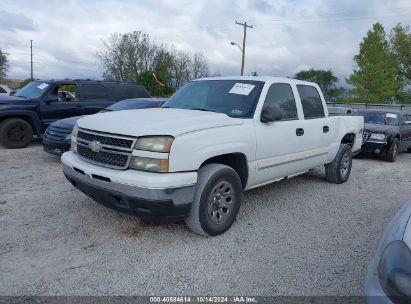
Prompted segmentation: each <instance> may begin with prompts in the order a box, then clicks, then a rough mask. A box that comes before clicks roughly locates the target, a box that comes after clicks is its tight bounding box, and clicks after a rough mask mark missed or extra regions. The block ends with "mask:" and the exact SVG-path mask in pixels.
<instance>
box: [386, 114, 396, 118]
mask: <svg viewBox="0 0 411 304" xmlns="http://www.w3.org/2000/svg"><path fill="white" fill-rule="evenodd" d="M385 116H386V117H388V118H397V114H392V113H387V114H386V115H385Z"/></svg>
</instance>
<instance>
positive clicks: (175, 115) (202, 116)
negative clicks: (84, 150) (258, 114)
mask: <svg viewBox="0 0 411 304" xmlns="http://www.w3.org/2000/svg"><path fill="white" fill-rule="evenodd" d="M242 123H243V120H242V119H241V118H232V117H229V116H227V115H225V114H221V113H214V112H204V111H196V110H185V109H171V108H154V109H138V110H129V111H118V112H108V113H99V114H95V115H89V116H87V117H84V118H81V119H80V120H79V121H78V126H79V127H80V128H84V129H89V130H94V131H100V132H106V133H113V134H119V135H129V136H134V137H138V136H146V135H172V136H177V135H180V134H184V133H189V132H193V131H200V130H204V129H210V128H218V127H224V126H233V125H239V124H242Z"/></svg>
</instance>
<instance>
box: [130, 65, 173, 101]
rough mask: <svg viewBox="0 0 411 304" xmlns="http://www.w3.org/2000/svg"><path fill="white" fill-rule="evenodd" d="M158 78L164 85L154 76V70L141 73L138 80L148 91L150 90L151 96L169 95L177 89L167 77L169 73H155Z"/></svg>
mask: <svg viewBox="0 0 411 304" xmlns="http://www.w3.org/2000/svg"><path fill="white" fill-rule="evenodd" d="M155 75H156V77H157V80H158V81H159V82H160V83H162V84H164V86H162V85H160V84H159V83H158V82H157V81H156V80H155V79H154V76H153V72H152V71H145V72H142V73H140V74H139V75H138V76H137V78H136V82H137V83H138V84H141V85H143V86H144V87H145V88H146V89H147V91H149V93H150V95H151V96H155V97H168V96H170V95H172V94H173V93H174V92H175V89H174V88H173V87H171V86H169V85H168V84H167V83H169V79H167V74H165V73H161V72H160V73H155Z"/></svg>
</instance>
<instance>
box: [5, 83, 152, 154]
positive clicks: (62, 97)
mask: <svg viewBox="0 0 411 304" xmlns="http://www.w3.org/2000/svg"><path fill="white" fill-rule="evenodd" d="M149 97H151V96H150V94H149V93H148V91H147V90H146V89H145V88H144V87H143V86H140V85H136V84H133V83H128V82H109V81H97V80H96V81H94V80H79V79H76V80H49V81H42V80H36V81H32V82H30V83H29V84H27V85H26V86H25V87H24V88H22V89H20V90H18V91H17V92H16V93H15V94H14V96H0V141H1V143H2V144H3V146H4V147H6V148H24V147H26V146H27V145H29V144H30V143H31V142H32V140H33V135H37V136H41V135H42V134H43V132H44V130H46V128H47V126H48V125H49V124H50V123H51V122H53V121H56V120H59V119H62V118H67V117H73V116H80V115H88V114H94V113H97V112H98V111H100V110H101V109H103V108H106V107H108V106H110V105H112V104H113V103H115V102H117V101H119V100H123V99H129V98H149Z"/></svg>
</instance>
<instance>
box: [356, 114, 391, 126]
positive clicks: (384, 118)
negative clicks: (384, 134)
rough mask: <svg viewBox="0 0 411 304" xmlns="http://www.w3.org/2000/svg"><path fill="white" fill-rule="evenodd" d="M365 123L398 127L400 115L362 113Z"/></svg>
mask: <svg viewBox="0 0 411 304" xmlns="http://www.w3.org/2000/svg"><path fill="white" fill-rule="evenodd" d="M360 115H362V116H364V122H365V123H374V124H380V125H391V126H398V114H395V113H388V112H387V113H384V112H360Z"/></svg>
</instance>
